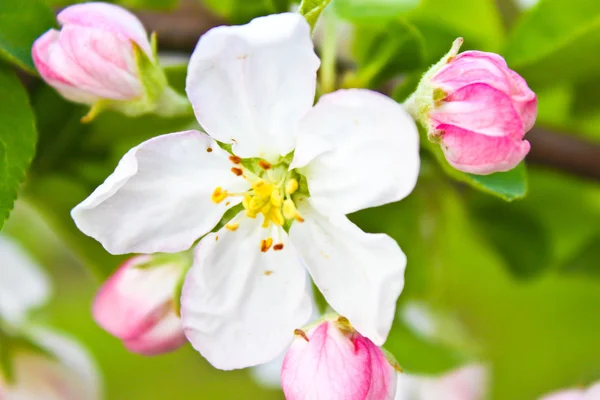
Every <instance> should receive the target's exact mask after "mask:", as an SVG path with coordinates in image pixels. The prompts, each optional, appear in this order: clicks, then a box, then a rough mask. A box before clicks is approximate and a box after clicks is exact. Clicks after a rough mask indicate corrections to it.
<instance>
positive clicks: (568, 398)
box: [540, 383, 600, 400]
mask: <svg viewBox="0 0 600 400" xmlns="http://www.w3.org/2000/svg"><path fill="white" fill-rule="evenodd" d="M598 399H600V383H596V384H594V385H592V386H590V387H589V388H586V389H584V388H573V389H566V390H561V391H557V392H554V393H551V394H548V395H546V396H544V397H542V398H540V400H598Z"/></svg>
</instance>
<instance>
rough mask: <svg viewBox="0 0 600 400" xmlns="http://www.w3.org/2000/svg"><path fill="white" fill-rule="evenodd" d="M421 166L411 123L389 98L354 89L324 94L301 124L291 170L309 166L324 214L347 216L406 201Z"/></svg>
mask: <svg viewBox="0 0 600 400" xmlns="http://www.w3.org/2000/svg"><path fill="white" fill-rule="evenodd" d="M305 166H306V167H305ZM419 166H420V163H419V135H418V132H417V127H416V125H415V122H414V121H413V119H412V118H411V117H410V116H409V115H408V114H407V113H406V111H404V109H403V107H402V106H401V105H400V104H398V103H396V102H395V101H393V100H391V99H389V98H388V97H386V96H384V95H382V94H379V93H376V92H373V91H370V90H360V89H358V90H357V89H355V90H338V91H337V92H335V93H331V94H326V95H324V96H323V97H321V99H320V100H319V102H318V103H317V105H316V106H315V107H314V108H313V109H312V110H311V111H310V112H309V113H308V114H307V115H306V117H305V118H304V119H303V120H302V121H301V122H300V129H299V132H298V145H297V147H296V150H295V152H294V160H293V162H292V165H291V168H299V167H305V168H304V169H303V173H304V174H305V176H306V179H307V181H308V187H309V190H310V194H311V203H312V204H313V205H314V206H315V207H316V208H317V209H319V211H320V212H322V213H324V214H328V213H330V212H336V213H343V214H348V213H351V212H354V211H357V210H360V209H363V208H368V207H375V206H379V205H382V204H386V203H390V202H394V201H398V200H400V199H402V198H404V197H406V196H407V195H408V194H409V193H410V192H411V191H412V189H413V188H414V186H415V184H416V182H417V177H418V174H419Z"/></svg>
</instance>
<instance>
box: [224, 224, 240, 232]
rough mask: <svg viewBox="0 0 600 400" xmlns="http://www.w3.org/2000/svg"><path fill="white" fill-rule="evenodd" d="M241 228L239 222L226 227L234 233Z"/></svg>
mask: <svg viewBox="0 0 600 400" xmlns="http://www.w3.org/2000/svg"><path fill="white" fill-rule="evenodd" d="M239 227H240V224H239V223H237V222H234V223H231V224H227V225H225V228H227V229H229V230H230V231H232V232H234V231H236V230H237V228H239Z"/></svg>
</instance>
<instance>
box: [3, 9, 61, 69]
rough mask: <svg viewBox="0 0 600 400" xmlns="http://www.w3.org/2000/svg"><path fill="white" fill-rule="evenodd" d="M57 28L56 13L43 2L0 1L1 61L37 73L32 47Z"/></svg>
mask: <svg viewBox="0 0 600 400" xmlns="http://www.w3.org/2000/svg"><path fill="white" fill-rule="evenodd" d="M55 25H56V21H55V19H54V13H53V12H52V10H51V9H50V7H48V6H47V5H46V4H45V3H44V2H42V0H27V1H22V0H2V1H0V27H2V28H1V29H0V58H3V59H5V60H7V61H9V62H11V63H14V64H16V65H17V66H19V67H20V68H23V69H25V70H26V71H28V72H31V73H35V66H34V64H33V59H32V58H31V46H32V45H33V42H34V41H35V39H37V38H38V37H39V36H41V35H42V34H43V33H44V32H46V31H47V30H48V29H50V28H52V27H54V26H55Z"/></svg>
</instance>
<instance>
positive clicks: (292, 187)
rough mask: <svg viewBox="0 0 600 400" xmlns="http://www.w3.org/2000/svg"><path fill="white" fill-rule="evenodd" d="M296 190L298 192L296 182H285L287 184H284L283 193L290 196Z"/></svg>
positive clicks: (291, 180)
mask: <svg viewBox="0 0 600 400" xmlns="http://www.w3.org/2000/svg"><path fill="white" fill-rule="evenodd" d="M296 190H298V181H297V180H296V179H294V178H292V179H290V180H289V181H287V183H286V184H285V192H286V193H287V194H292V193H294V192H295V191H296Z"/></svg>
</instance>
